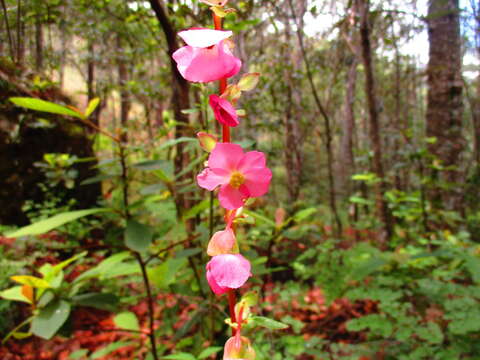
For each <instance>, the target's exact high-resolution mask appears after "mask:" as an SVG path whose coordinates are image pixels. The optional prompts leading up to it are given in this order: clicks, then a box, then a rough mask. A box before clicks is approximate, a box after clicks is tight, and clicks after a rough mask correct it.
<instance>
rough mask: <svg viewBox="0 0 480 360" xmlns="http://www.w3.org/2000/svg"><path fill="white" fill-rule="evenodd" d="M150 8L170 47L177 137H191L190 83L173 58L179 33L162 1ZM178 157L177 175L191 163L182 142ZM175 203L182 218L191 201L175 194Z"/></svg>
mask: <svg viewBox="0 0 480 360" xmlns="http://www.w3.org/2000/svg"><path fill="white" fill-rule="evenodd" d="M149 2H150V6H151V7H152V10H153V11H154V13H155V16H156V17H157V19H158V22H159V23H160V26H161V29H162V31H163V32H164V34H165V38H166V41H167V45H168V51H167V52H168V56H169V59H170V69H171V72H172V80H173V81H172V90H173V93H172V107H173V114H174V116H175V120H176V121H177V122H178V124H179V126H177V128H176V131H175V137H176V138H180V137H182V136H189V135H191V134H190V130H189V126H188V124H189V121H188V120H189V119H188V115H187V114H183V113H182V110H184V109H189V108H190V100H189V89H190V85H189V83H188V82H187V81H186V80H185V79H184V78H183V77H182V75H181V74H180V73H179V72H178V69H177V64H176V63H175V60H173V58H172V54H173V53H174V52H175V51H176V50H177V49H178V47H179V46H178V42H177V32H176V30H175V29H174V27H173V25H172V23H171V22H170V19H169V18H168V16H167V14H166V12H165V10H164V6H163V3H162V2H161V0H149ZM176 150H177V151H176V155H175V174H178V173H179V172H180V171H182V169H183V168H185V167H186V166H187V164H188V163H189V156H188V153H187V152H186V151H185V143H183V142H181V143H178V144H177V148H176ZM191 176H192V175H191V174H185V175H184V176H183V177H182V178H181V179H179V182H181V181H182V180H185V179H187V178H190V177H191ZM175 203H176V207H177V212H178V216H182V214H183V212H184V211H185V209H188V208H189V207H190V201H189V200H188V198H187V197H186V196H185V194H182V193H177V194H175Z"/></svg>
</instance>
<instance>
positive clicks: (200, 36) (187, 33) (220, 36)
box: [178, 29, 232, 48]
mask: <svg viewBox="0 0 480 360" xmlns="http://www.w3.org/2000/svg"><path fill="white" fill-rule="evenodd" d="M178 36H180V37H181V38H182V39H183V41H185V42H186V43H187V45H188V46H194V47H200V48H206V47H209V46H212V45H217V44H218V43H219V42H220V41H222V40H225V39H227V38H229V37H230V36H232V32H231V31H222V30H213V29H189V30H184V31H180V32H179V33H178Z"/></svg>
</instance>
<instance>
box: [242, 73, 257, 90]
mask: <svg viewBox="0 0 480 360" xmlns="http://www.w3.org/2000/svg"><path fill="white" fill-rule="evenodd" d="M259 80H260V73H249V74H245V75H243V76H242V78H241V79H240V81H239V82H238V85H237V86H238V88H239V89H240V90H242V91H250V90H253V89H254V88H255V87H256V86H257V84H258V81H259Z"/></svg>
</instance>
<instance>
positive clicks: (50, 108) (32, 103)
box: [10, 97, 84, 119]
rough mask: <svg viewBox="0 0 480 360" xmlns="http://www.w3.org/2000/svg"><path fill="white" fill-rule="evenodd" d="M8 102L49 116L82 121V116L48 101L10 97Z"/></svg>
mask: <svg viewBox="0 0 480 360" xmlns="http://www.w3.org/2000/svg"><path fill="white" fill-rule="evenodd" d="M10 101H11V102H13V103H14V104H15V105H17V106H21V107H24V108H27V109H30V110H36V111H43V112H47V113H51V114H58V115H66V116H72V117H76V118H79V119H83V118H84V116H83V114H81V113H80V112H77V111H75V110H72V109H70V108H68V107H66V106H62V105H58V104H54V103H52V102H50V101H45V100H40V99H35V98H29V97H12V98H10Z"/></svg>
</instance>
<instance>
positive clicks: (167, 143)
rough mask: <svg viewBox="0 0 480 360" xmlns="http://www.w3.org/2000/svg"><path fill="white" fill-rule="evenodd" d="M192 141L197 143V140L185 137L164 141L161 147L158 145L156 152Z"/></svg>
mask: <svg viewBox="0 0 480 360" xmlns="http://www.w3.org/2000/svg"><path fill="white" fill-rule="evenodd" d="M193 141H197V139H195V138H191V137H185V136H183V137H179V138H178V139H171V140H168V141H165V142H164V143H163V144H162V145H160V146H159V147H158V150H162V149H166V148H169V147H172V146H174V145H177V144H179V143H182V142H193Z"/></svg>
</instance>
